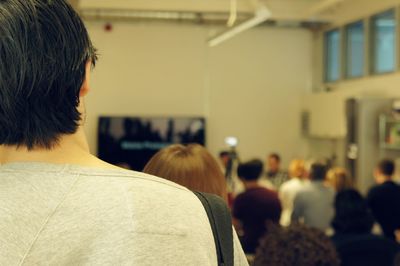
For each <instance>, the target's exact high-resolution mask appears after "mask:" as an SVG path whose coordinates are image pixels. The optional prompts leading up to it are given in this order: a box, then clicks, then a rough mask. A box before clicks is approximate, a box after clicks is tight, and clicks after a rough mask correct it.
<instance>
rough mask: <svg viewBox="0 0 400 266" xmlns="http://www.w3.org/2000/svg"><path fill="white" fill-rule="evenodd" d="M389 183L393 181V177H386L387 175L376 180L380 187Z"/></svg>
mask: <svg viewBox="0 0 400 266" xmlns="http://www.w3.org/2000/svg"><path fill="white" fill-rule="evenodd" d="M388 181H392V177H391V176H386V175H380V176H379V177H378V178H377V179H376V183H377V184H378V185H380V184H383V183H385V182H388Z"/></svg>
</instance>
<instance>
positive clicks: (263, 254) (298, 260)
mask: <svg viewBox="0 0 400 266" xmlns="http://www.w3.org/2000/svg"><path fill="white" fill-rule="evenodd" d="M268 230H269V231H268V234H267V235H266V236H265V237H264V238H263V239H262V240H261V244H260V246H259V248H258V249H257V252H256V256H255V259H254V264H253V265H255V266H293V265H296V266H339V265H340V261H339V258H338V255H337V253H336V249H335V246H334V245H333V243H332V242H331V240H330V239H329V238H328V237H327V236H326V235H325V234H324V233H323V232H322V231H320V230H318V229H314V228H309V227H307V226H305V225H301V224H292V225H290V226H289V227H286V228H280V227H277V226H269V229H268Z"/></svg>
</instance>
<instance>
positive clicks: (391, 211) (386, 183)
mask: <svg viewBox="0 0 400 266" xmlns="http://www.w3.org/2000/svg"><path fill="white" fill-rule="evenodd" d="M394 171H395V164H394V162H393V160H389V159H384V160H381V161H380V162H379V163H378V165H377V167H376V169H375V172H374V176H375V182H376V184H377V185H376V186H375V187H373V188H371V189H370V191H369V192H368V196H367V202H368V206H369V207H370V208H371V210H372V214H373V215H374V217H375V219H376V220H377V222H378V223H379V225H380V226H381V228H382V231H383V233H384V234H385V236H386V237H389V238H390V239H395V231H398V230H400V186H399V185H398V184H396V183H395V182H393V175H394Z"/></svg>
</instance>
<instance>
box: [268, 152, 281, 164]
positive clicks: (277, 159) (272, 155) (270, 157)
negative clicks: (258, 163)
mask: <svg viewBox="0 0 400 266" xmlns="http://www.w3.org/2000/svg"><path fill="white" fill-rule="evenodd" d="M268 160H269V161H271V160H273V161H275V162H276V163H277V164H279V163H280V162H281V156H280V155H279V154H277V153H275V152H273V153H270V154H269V155H268Z"/></svg>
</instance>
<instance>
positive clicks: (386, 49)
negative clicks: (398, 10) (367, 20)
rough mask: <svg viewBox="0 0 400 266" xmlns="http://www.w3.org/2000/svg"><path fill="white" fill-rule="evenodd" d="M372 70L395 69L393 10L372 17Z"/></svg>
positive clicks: (384, 71) (388, 70)
mask: <svg viewBox="0 0 400 266" xmlns="http://www.w3.org/2000/svg"><path fill="white" fill-rule="evenodd" d="M371 34H372V35H371V36H372V39H371V40H372V43H371V44H372V45H371V47H372V72H373V73H375V74H379V73H387V72H392V71H394V70H395V64H396V63H395V62H396V60H395V58H396V50H395V47H396V45H395V42H396V20H395V12H394V10H389V11H386V12H384V13H381V14H378V15H376V16H374V17H372V20H371Z"/></svg>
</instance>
